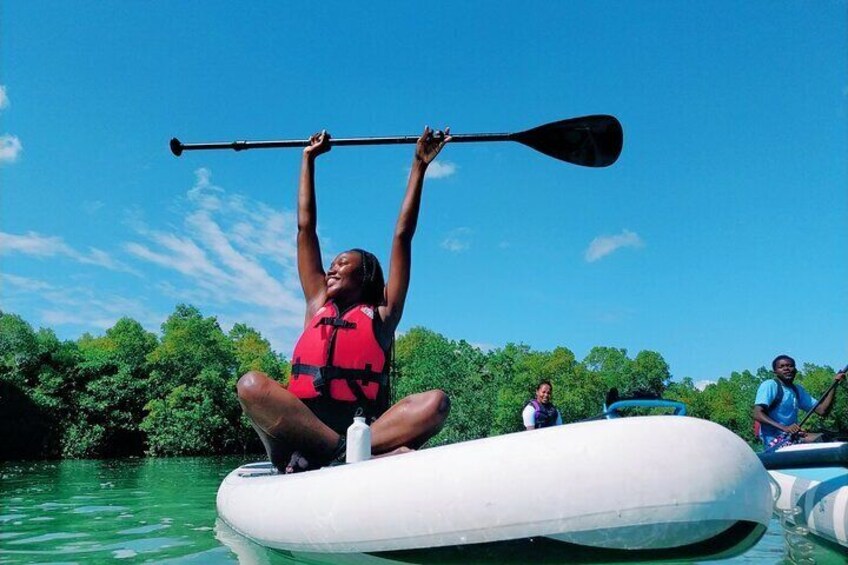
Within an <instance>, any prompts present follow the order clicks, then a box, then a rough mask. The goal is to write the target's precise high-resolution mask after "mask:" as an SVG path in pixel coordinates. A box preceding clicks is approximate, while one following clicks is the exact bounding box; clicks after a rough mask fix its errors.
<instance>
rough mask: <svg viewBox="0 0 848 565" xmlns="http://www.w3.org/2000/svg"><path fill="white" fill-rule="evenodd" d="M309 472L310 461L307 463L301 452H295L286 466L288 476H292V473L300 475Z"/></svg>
mask: <svg viewBox="0 0 848 565" xmlns="http://www.w3.org/2000/svg"><path fill="white" fill-rule="evenodd" d="M308 470H309V461H307V459H306V457H304V456H303V455H302V454H301V453H300V451H295V452H294V453H292V456H291V459H289V464H288V465H286V471H285V473H286V475H290V474H292V473H300V472H301V471H308Z"/></svg>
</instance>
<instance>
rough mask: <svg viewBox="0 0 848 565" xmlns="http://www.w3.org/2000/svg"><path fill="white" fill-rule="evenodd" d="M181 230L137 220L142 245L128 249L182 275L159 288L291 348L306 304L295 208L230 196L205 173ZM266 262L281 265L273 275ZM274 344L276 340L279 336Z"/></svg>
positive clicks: (191, 194)
mask: <svg viewBox="0 0 848 565" xmlns="http://www.w3.org/2000/svg"><path fill="white" fill-rule="evenodd" d="M195 177H196V180H195V184H194V186H193V187H192V188H191V189H190V190H188V192H187V194H186V198H185V200H184V204H185V205H187V206H188V209H187V210H185V216H184V220H183V223H182V225H181V226H179V227H177V228H175V229H172V230H170V231H168V232H166V231H161V230H151V229H149V228H147V227H146V226H145V225H144V224H143V222H141V221H140V220H139V219H138V218H135V217H134V218H132V219H131V221H130V225H131V227H132V228H133V229H134V230H135V232H136V233H137V235H138V236H140V237H141V238H143V239H142V240H141V241H131V242H127V243H125V244H124V250H125V251H127V252H128V253H129V254H131V255H132V256H133V257H135V258H137V259H140V260H142V261H145V262H148V263H152V264H154V265H157V266H158V267H161V268H162V269H165V270H169V271H173V272H176V273H178V274H180V275H181V277H180V278H177V279H170V280H169V281H167V282H160V283H159V284H158V285H157V291H158V292H160V293H162V294H164V295H166V296H170V297H173V298H175V299H178V300H181V301H185V302H189V303H192V304H195V305H197V306H199V307H202V308H208V307H210V306H211V307H213V308H214V310H215V311H216V315H219V316H221V317H222V321H223V320H232V321H233V322H236V321H238V322H246V323H249V324H251V325H252V326H253V327H255V328H256V329H258V330H259V331H261V332H262V333H263V335H265V336H266V337H268V339H269V340H270V341H271V342H272V344H274V347H275V348H278V349H279V348H280V345H282V347H283V348H284V349H283V350H285V349H287V348H288V347H289V346H290V345H291V344H290V343H288V342H282V341H280V339H279V334H280V332H284V333H286V334H288V337H291V338H293V337H296V332H299V331H300V330H301V329H302V328H303V315H304V308H305V306H304V302H303V298H302V297H301V295H300V285H299V282H298V281H299V279H298V275H297V262H296V247H295V244H294V242H295V240H296V233H297V223H296V219H295V216H294V214H293V213H292V212H290V211H279V210H275V209H273V208H271V207H269V206H267V205H265V204H263V203H261V202H256V201H253V200H250V199H248V198H245V197H242V196H237V195H230V194H228V193H227V192H226V191H225V190H224V189H222V188H220V187H217V186H215V185H214V184H212V174H211V172H210V171H209V170H208V169H205V168H204V169H198V170H197V171H195ZM267 264H275V265H277V266H278V267H281V271H282V272H281V273H280V272H279V269H275V272H274V273H273V274H272V273H271V272H269V270H268V269H267V267H266V265H267ZM275 336H276V337H277V339H274V337H275Z"/></svg>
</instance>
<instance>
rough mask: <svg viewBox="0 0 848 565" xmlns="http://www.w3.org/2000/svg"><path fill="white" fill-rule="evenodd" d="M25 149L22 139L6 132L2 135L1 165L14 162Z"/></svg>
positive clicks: (0, 144) (0, 148)
mask: <svg viewBox="0 0 848 565" xmlns="http://www.w3.org/2000/svg"><path fill="white" fill-rule="evenodd" d="M23 150H24V147H23V145H21V140H20V139H18V137H17V136H15V135H10V134H8V133H7V134H5V135H2V136H0V165H2V164H4V163H14V162H15V161H17V160H18V157H20V155H21V151H23Z"/></svg>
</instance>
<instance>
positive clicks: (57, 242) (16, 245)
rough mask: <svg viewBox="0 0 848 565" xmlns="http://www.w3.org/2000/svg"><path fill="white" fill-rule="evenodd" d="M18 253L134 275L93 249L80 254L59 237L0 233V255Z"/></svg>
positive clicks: (130, 269)
mask: <svg viewBox="0 0 848 565" xmlns="http://www.w3.org/2000/svg"><path fill="white" fill-rule="evenodd" d="M12 253H20V254H22V255H31V256H33V257H40V258H45V257H57V256H64V257H68V258H70V259H73V260H74V261H76V262H78V263H82V264H84V265H96V266H98V267H103V268H105V269H109V270H112V271H124V272H128V273H135V271H134V270H133V269H132V268H130V267H129V266H127V265H126V264H124V263H122V262H120V261H118V260H116V259H113V258H112V257H111V256H110V255H109V254H108V253H106V252H105V251H103V250H101V249H97V248H95V247H89V248H88V253H81V252H79V251H77V250H76V249H74V248H72V247H71V246H70V245H68V244H67V243H65V241H64V240H63V239H62V238H61V237H57V236H46V235H41V234H39V233H36V232H32V231H30V232H27V233H26V234H24V235H16V234H11V233H4V232H0V254H2V255H10V254H12Z"/></svg>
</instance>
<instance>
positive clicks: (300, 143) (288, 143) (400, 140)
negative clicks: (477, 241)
mask: <svg viewBox="0 0 848 565" xmlns="http://www.w3.org/2000/svg"><path fill="white" fill-rule="evenodd" d="M514 136H515V134H512V133H467V134H458V135H452V136H451V143H469V142H472V141H512V140H513V138H514ZM419 138H420V136H418V135H398V136H389V137H348V138H340V139H335V138H331V139H330V145H331V146H336V145H338V146H345V145H401V144H414V143H416V142H417V141H418V139H419ZM308 146H309V140H308V139H283V140H270V141H229V142H227V141H221V142H219V141H213V142H208V143H182V142H181V141H179V140H178V139H177V138H174V139H172V140H171V151H172V152H173V153H174V155H177V156H179V155H180V153H182V152H183V151H195V150H200V149H232V150H234V151H244V150H246V149H283V148H287V147H308Z"/></svg>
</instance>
